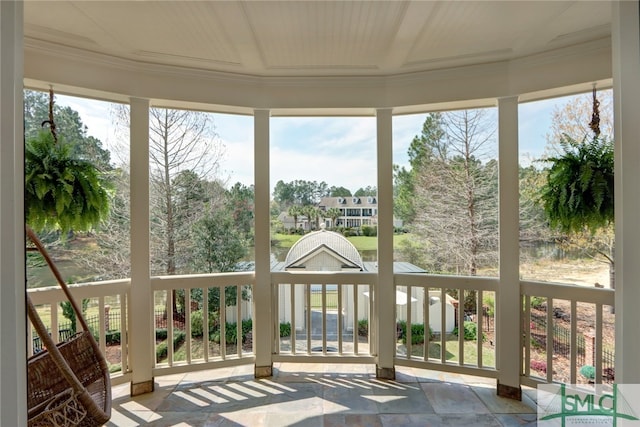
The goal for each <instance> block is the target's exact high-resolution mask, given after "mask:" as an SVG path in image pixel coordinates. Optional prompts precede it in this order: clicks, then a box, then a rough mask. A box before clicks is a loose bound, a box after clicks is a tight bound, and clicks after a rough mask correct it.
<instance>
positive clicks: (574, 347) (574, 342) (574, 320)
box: [570, 300, 578, 384]
mask: <svg viewBox="0 0 640 427" xmlns="http://www.w3.org/2000/svg"><path fill="white" fill-rule="evenodd" d="M577 326H578V310H577V303H576V301H575V300H571V356H570V357H571V374H570V378H571V384H575V383H576V382H577V381H576V370H577V364H578V327H577Z"/></svg>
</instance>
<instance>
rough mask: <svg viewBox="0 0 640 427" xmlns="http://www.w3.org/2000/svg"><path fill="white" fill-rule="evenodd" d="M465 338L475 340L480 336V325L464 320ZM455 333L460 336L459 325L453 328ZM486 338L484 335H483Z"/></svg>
mask: <svg viewBox="0 0 640 427" xmlns="http://www.w3.org/2000/svg"><path fill="white" fill-rule="evenodd" d="M463 327H464V339H465V340H466V341H473V340H475V339H477V337H478V327H477V325H476V323H475V322H469V321H467V322H464V326H463ZM453 335H455V336H458V327H457V326H456V327H455V328H453ZM483 339H484V337H483Z"/></svg>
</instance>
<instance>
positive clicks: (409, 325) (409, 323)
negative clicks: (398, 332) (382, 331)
mask: <svg viewBox="0 0 640 427" xmlns="http://www.w3.org/2000/svg"><path fill="white" fill-rule="evenodd" d="M406 291H407V331H406V336H405V340H406V342H407V343H406V345H405V347H406V349H407V359H411V351H412V350H411V345H412V344H413V337H412V329H413V328H412V324H413V322H412V318H411V314H412V313H411V286H407V288H406Z"/></svg>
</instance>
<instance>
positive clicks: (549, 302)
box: [547, 297, 555, 383]
mask: <svg viewBox="0 0 640 427" xmlns="http://www.w3.org/2000/svg"><path fill="white" fill-rule="evenodd" d="M554 330H555V328H554V325H553V298H551V297H547V382H549V383H550V382H553V338H554V336H553V335H554Z"/></svg>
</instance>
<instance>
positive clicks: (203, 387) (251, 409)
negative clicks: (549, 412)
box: [107, 363, 536, 427]
mask: <svg viewBox="0 0 640 427" xmlns="http://www.w3.org/2000/svg"><path fill="white" fill-rule="evenodd" d="M155 381H156V386H155V388H156V391H154V392H153V393H149V394H146V395H142V396H136V397H134V398H131V397H130V396H129V385H128V384H123V385H120V386H114V387H113V411H112V417H111V421H110V422H109V423H108V424H107V426H109V427H116V426H118V427H129V426H163V427H164V426H166V427H168V426H175V427H196V426H198V427H199V426H211V427H213V426H216V427H218V426H219V427H223V426H224V427H239V426H247V427H262V426H265V427H266V426H268V427H280V426H295V427H307V426H309V427H316V426H317V427H334V426H335V427H337V426H362V427H369V426H370V427H386V426H393V427H405V426H407V427H411V426H420V427H423V426H522V425H529V426H533V425H536V405H535V402H534V400H533V399H535V390H523V400H522V401H521V402H519V401H514V400H510V399H504V398H501V397H498V396H496V391H495V380H493V379H486V378H479V377H472V376H467V375H458V374H449V373H444V372H437V371H428V370H422V369H413V368H405V367H397V368H396V380H395V381H382V380H378V379H376V377H375V369H374V366H373V365H354V364H345V365H333V364H331V365H315V364H293V363H287V364H275V365H274V375H273V377H271V378H265V379H255V378H254V377H253V366H242V367H235V368H223V369H216V370H209V371H200V372H194V373H189V374H178V375H169V376H164V377H157V378H156V379H155Z"/></svg>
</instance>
